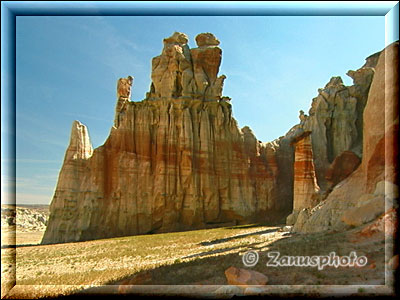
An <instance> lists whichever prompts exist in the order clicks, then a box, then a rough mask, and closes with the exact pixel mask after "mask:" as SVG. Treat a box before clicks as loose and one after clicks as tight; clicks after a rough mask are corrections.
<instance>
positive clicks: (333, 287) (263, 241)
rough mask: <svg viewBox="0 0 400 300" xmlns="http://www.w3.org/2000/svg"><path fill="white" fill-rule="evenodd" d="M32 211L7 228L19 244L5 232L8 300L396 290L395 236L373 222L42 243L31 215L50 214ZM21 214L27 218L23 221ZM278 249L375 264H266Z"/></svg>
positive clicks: (259, 226) (4, 279)
mask: <svg viewBox="0 0 400 300" xmlns="http://www.w3.org/2000/svg"><path fill="white" fill-rule="evenodd" d="M22 209H27V208H24V207H22ZM28 209H29V210H31V211H30V212H29V214H28V212H27V211H25V218H24V219H22V218H18V210H17V219H16V220H17V225H16V226H15V225H12V226H2V232H5V230H6V229H7V231H8V233H10V232H11V233H12V232H13V230H14V232H15V235H16V244H17V246H16V247H13V246H12V245H10V243H7V242H6V240H4V238H3V236H4V235H2V250H1V251H2V270H1V272H2V275H1V277H2V298H5V299H13V298H43V297H56V296H61V295H71V294H76V293H83V294H87V295H91V294H95V295H96V294H99V293H106V294H111V293H112V294H124V293H139V294H140V293H141V294H146V295H147V294H149V293H153V294H163V295H170V294H178V295H189V296H190V295H191V296H198V295H202V296H210V297H217V298H220V297H226V296H232V295H235V294H236V295H243V294H245V295H250V294H263V293H269V294H271V293H272V294H273V293H276V294H281V293H284V294H299V293H300V294H302V293H306V292H307V294H309V293H315V294H334V295H336V294H338V293H345V294H366V293H367V294H371V293H372V294H388V293H391V285H390V284H391V279H390V274H391V272H390V270H391V269H390V266H391V265H392V264H393V261H390V258H391V257H389V256H386V257H385V247H386V248H387V247H390V246H392V244H393V242H392V241H390V240H387V239H386V242H385V235H384V232H380V231H374V230H372V231H371V230H370V229H369V227H368V226H371V224H367V225H365V226H363V227H358V228H353V229H352V230H350V231H347V232H331V233H317V234H307V235H302V234H294V233H291V232H290V231H289V230H290V227H287V226H285V225H283V224H282V225H277V226H265V225H262V224H251V225H242V226H228V227H223V228H214V229H204V230H194V231H186V232H174V233H162V234H151V235H139V236H129V237H119V238H112V239H104V240H95V241H87V242H76V243H65V244H53V245H39V243H40V240H41V235H42V234H43V230H41V229H42V227H41V226H40V224H39V225H38V224H34V225H30V226H28V225H27V224H32V223H35V222H33V221H30V222H29V221H28V219H29V218H31V219H32V218H34V217H33V216H34V215H35V214H36V215H39V213H40V212H42V213H43V215H44V216H46V211H45V209H43V208H42V210H41V211H40V210H39V209H37V208H28ZM2 215H3V214H2ZM27 215H29V218H28V217H27ZM34 219H35V218H34ZM36 219H37V217H36ZM18 220H24V222H25V223H26V224H25V225H24V226H19V225H18ZM2 225H3V222H2ZM28 227H29V228H31V229H29V230H28V229H27V228H28ZM33 227H35V228H36V230H34V229H32V228H33ZM15 228H16V231H15ZM38 229H40V230H38ZM9 236H10V235H9ZM11 236H12V235H11ZM9 241H11V242H12V239H10V238H9ZM249 250H253V251H256V252H257V253H258V254H259V260H258V263H257V264H256V265H255V266H251V267H247V266H245V265H244V263H243V260H242V258H243V255H244V254H245V253H246V252H247V251H249ZM273 251H278V252H280V254H281V256H284V255H287V256H313V255H319V256H321V255H329V254H330V253H331V252H335V254H336V255H337V256H348V255H349V254H350V252H352V251H355V252H356V254H357V256H365V257H367V259H368V262H367V264H366V265H365V266H362V267H360V266H359V267H341V266H339V267H337V268H336V267H334V266H330V267H324V268H323V269H322V270H318V268H316V267H310V266H309V267H304V266H303V267H301V266H297V267H296V266H278V267H272V266H267V262H268V261H269V257H268V253H269V252H273ZM385 262H386V263H385ZM232 266H233V267H235V268H238V269H246V270H250V271H256V272H260V273H262V274H264V275H265V276H266V277H267V278H268V282H267V284H266V285H263V286H246V285H242V286H240V285H239V286H238V285H230V284H229V281H228V280H227V276H226V274H225V271H226V270H227V269H228V268H230V267H232ZM385 267H386V272H385ZM13 278H14V279H15V280H16V285H15V284H14V283H13ZM385 280H386V281H385ZM385 284H386V285H385ZM10 288H11V290H10Z"/></svg>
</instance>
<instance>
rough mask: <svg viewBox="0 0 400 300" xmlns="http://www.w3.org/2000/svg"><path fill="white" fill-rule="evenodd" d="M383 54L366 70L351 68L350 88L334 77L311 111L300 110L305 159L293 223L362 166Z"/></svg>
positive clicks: (298, 144)
mask: <svg viewBox="0 0 400 300" xmlns="http://www.w3.org/2000/svg"><path fill="white" fill-rule="evenodd" d="M378 57H379V53H376V54H374V55H371V56H370V57H368V58H367V59H366V63H365V64H364V65H363V66H362V67H361V68H360V69H358V70H356V71H352V70H350V71H348V72H347V75H348V76H350V77H351V78H352V79H353V85H351V86H345V85H344V84H343V81H342V79H341V78H340V77H332V78H331V79H330V81H329V82H328V83H327V84H326V86H325V87H324V88H322V89H318V96H317V97H315V98H314V99H312V104H311V108H310V110H309V115H306V114H304V112H303V111H300V116H299V118H300V124H298V125H296V126H295V127H294V129H295V131H296V136H295V137H294V141H293V143H294V145H295V156H297V157H300V160H297V161H295V163H294V174H295V178H294V195H293V212H292V214H291V215H289V216H288V218H287V224H288V225H293V224H294V223H295V222H296V219H297V217H298V216H299V213H300V211H301V210H303V209H311V208H312V207H314V206H315V205H317V204H318V203H319V202H320V201H322V200H323V199H325V198H326V197H327V196H328V195H329V193H330V192H331V191H332V189H333V188H334V187H335V186H336V185H337V184H338V183H340V182H341V181H343V180H344V179H345V178H346V177H348V176H349V175H350V174H351V173H352V172H353V171H354V170H355V169H356V168H357V167H358V165H359V164H360V162H361V157H362V155H363V147H362V143H363V112H364V108H365V105H366V103H367V98H368V93H369V90H370V86H371V82H372V79H373V77H374V70H375V69H374V67H375V66H376V63H377V59H378ZM303 214H304V213H303ZM300 217H301V219H303V217H302V215H300Z"/></svg>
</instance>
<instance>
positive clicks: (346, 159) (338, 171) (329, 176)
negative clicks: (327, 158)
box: [325, 151, 361, 190]
mask: <svg viewBox="0 0 400 300" xmlns="http://www.w3.org/2000/svg"><path fill="white" fill-rule="evenodd" d="M360 163H361V159H360V158H359V157H358V155H357V154H355V153H354V152H352V151H343V152H342V153H341V154H339V155H338V156H336V158H335V159H334V160H333V162H332V164H331V165H330V166H329V168H328V169H327V171H326V173H325V179H326V181H327V184H328V190H329V189H331V188H332V187H334V186H335V185H336V184H338V183H339V182H341V181H343V180H344V179H345V178H346V177H347V176H349V175H350V174H351V173H353V172H354V171H355V170H356V169H357V167H358V165H359V164H360Z"/></svg>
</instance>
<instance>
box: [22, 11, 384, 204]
mask: <svg viewBox="0 0 400 300" xmlns="http://www.w3.org/2000/svg"><path fill="white" fill-rule="evenodd" d="M174 31H180V32H184V33H186V34H187V35H188V36H189V39H190V42H189V46H190V47H191V48H193V47H196V44H195V42H194V38H195V36H196V35H197V34H199V33H201V32H212V33H214V34H215V36H216V37H217V38H218V39H219V40H220V41H221V44H220V47H221V48H222V51H223V58H222V64H221V69H220V74H225V75H226V76H227V79H226V80H225V84H224V92H223V94H224V95H225V96H229V97H231V98H232V105H233V113H234V117H235V118H236V120H238V122H239V125H240V127H243V126H246V125H248V126H250V127H251V128H252V130H253V132H254V133H255V135H256V136H257V138H258V139H259V140H261V141H263V142H266V141H272V140H273V139H275V138H278V137H279V136H282V135H284V134H285V133H286V132H287V131H288V130H289V129H290V128H291V127H292V126H293V125H295V124H297V123H298V112H299V110H301V109H302V110H304V111H305V112H307V111H308V109H309V108H310V104H311V100H312V98H313V97H316V96H317V94H318V93H317V90H318V88H321V87H323V86H325V84H326V83H327V82H328V81H329V79H330V78H331V77H332V76H341V77H342V78H343V80H344V82H345V84H347V85H350V84H351V79H350V78H348V77H347V76H346V75H345V73H346V72H347V71H348V70H350V69H353V70H354V69H357V68H359V67H361V66H362V65H363V64H364V60H365V58H366V57H367V56H369V55H371V54H373V53H375V52H377V51H380V50H382V49H383V48H384V46H385V18H384V17H366V16H360V17H346V16H343V17H293V16H290V17H279V16H271V17H189V16H188V17H181V16H180V17H165V16H164V17H146V16H143V17H138V16H134V17H128V16H127V17H110V16H107V17H100V16H92V17H77V16H71V17H61V16H53V17H49V16H43V17H42V16H18V17H17V22H16V51H17V53H16V85H17V90H16V96H17V110H16V120H17V128H16V146H17V148H16V159H17V163H16V165H17V168H16V172H17V173H16V186H17V203H20V204H22V203H43V204H48V203H50V201H51V198H52V196H53V192H54V188H55V186H56V183H57V177H58V173H59V170H60V168H61V166H62V162H63V159H64V153H65V150H66V147H67V145H68V142H69V134H70V128H71V124H72V122H73V121H74V120H79V121H81V122H82V123H84V124H85V125H87V126H88V129H89V134H90V137H91V140H92V143H93V146H94V147H98V146H100V145H102V144H103V143H104V141H105V140H106V138H107V136H108V134H109V132H110V129H111V126H112V123H113V120H114V107H115V101H116V82H117V79H118V78H119V77H126V76H128V75H131V76H134V77H135V82H134V87H133V90H132V100H134V101H140V100H142V99H143V98H144V97H145V93H146V92H147V91H148V90H149V86H150V83H151V82H150V71H151V59H152V58H153V57H154V56H157V55H159V54H160V53H161V49H162V40H163V38H165V37H168V36H170V35H171V34H172V33H173V32H174Z"/></svg>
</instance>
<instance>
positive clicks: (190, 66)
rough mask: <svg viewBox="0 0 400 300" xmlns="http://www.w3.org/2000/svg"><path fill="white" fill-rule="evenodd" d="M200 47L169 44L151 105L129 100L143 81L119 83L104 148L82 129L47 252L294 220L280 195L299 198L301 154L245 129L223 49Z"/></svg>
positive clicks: (66, 168) (211, 41)
mask: <svg viewBox="0 0 400 300" xmlns="http://www.w3.org/2000/svg"><path fill="white" fill-rule="evenodd" d="M196 42H197V44H198V48H194V49H189V47H188V45H187V43H188V37H187V36H186V35H185V34H183V33H178V32H176V33H174V34H173V35H172V36H171V37H169V38H166V39H164V41H163V44H164V48H163V50H162V53H161V55H159V56H157V57H155V58H154V59H153V60H152V75H151V78H152V84H151V88H150V91H149V92H148V93H147V95H146V99H145V100H143V101H140V102H131V101H130V100H129V98H130V94H131V86H132V83H133V77H131V76H129V77H127V78H121V79H119V81H118V85H117V97H118V99H117V105H116V110H115V114H116V115H115V121H114V126H113V127H112V128H111V132H110V135H109V137H108V138H107V140H106V142H105V143H104V145H102V146H100V147H98V148H97V149H95V150H94V151H93V152H92V151H91V148H90V151H89V149H86V148H85V146H84V145H89V144H90V143H89V142H88V136H87V135H85V134H83V133H82V134H81V133H79V134H78V133H77V132H76V131H77V129H76V128H75V127H74V129H73V132H72V134H71V144H70V146H69V147H68V150H67V153H66V156H65V161H64V165H63V167H62V169H61V172H60V176H59V181H58V184H57V188H56V192H55V194H54V198H53V201H52V204H51V208H50V210H51V214H50V220H49V225H48V227H47V230H46V232H45V235H44V238H43V241H42V243H59V242H69V241H83V240H90V239H98V238H107V237H115V236H125V235H135V234H146V233H155V232H169V231H177V230H189V229H197V228H206V227H214V226H222V225H224V226H226V225H227V224H231V225H232V224H244V223H250V222H265V221H276V220H277V219H278V218H281V217H282V216H284V215H285V214H287V213H288V211H290V209H291V201H292V199H291V198H290V197H284V195H285V193H287V192H283V191H280V190H279V189H278V187H280V186H285V187H289V188H288V190H289V194H290V193H291V192H290V191H291V190H292V186H291V184H292V183H290V182H292V181H293V179H292V175H290V174H291V172H292V170H291V166H290V164H291V163H292V161H291V159H293V158H292V153H291V151H292V150H291V146H290V145H289V143H286V144H285V142H284V140H282V139H280V140H276V141H274V142H271V143H261V142H260V141H258V140H257V138H256V137H255V135H254V133H253V132H252V131H251V129H250V128H249V127H244V128H242V129H240V128H238V125H237V122H236V120H235V119H234V118H233V117H232V109H231V104H230V103H229V100H230V98H228V97H223V96H222V86H223V80H224V79H225V76H224V75H222V76H218V71H219V66H220V63H221V55H222V51H221V49H220V48H219V47H218V45H219V41H218V39H217V38H216V37H215V36H214V35H212V34H211V33H204V34H199V35H198V36H197V37H196ZM74 124H75V123H74ZM82 126H83V125H82ZM82 128H84V130H83V129H82V130H81V131H82V132H85V133H87V130H86V127H82ZM79 132H80V131H79ZM75 145H81V146H75ZM282 145H284V146H282ZM280 166H282V168H281V167H280ZM280 169H282V170H283V171H284V172H287V173H288V174H289V175H290V176H286V175H284V174H280V171H279V170H280ZM285 180H286V181H288V184H286V182H285Z"/></svg>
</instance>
